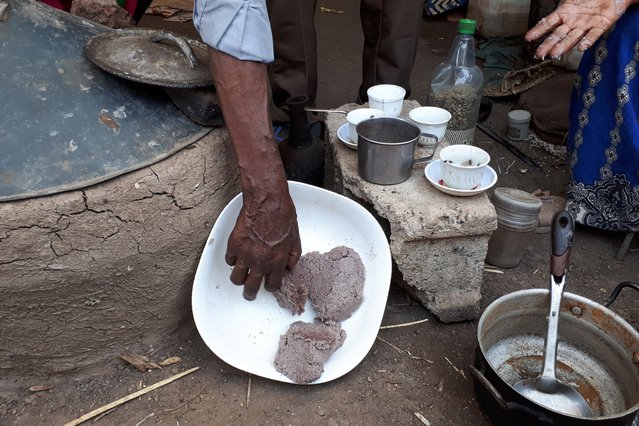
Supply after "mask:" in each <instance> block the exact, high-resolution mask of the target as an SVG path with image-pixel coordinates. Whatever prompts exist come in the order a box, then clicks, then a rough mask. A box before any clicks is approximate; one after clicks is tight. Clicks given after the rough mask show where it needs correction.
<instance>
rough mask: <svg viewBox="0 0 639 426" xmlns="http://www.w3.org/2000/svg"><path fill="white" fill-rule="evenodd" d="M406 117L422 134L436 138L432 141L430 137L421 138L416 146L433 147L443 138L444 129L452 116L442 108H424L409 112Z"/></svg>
mask: <svg viewBox="0 0 639 426" xmlns="http://www.w3.org/2000/svg"><path fill="white" fill-rule="evenodd" d="M408 117H409V118H410V119H411V120H412V121H413V122H414V123H415V124H417V127H419V130H421V131H422V133H427V134H430V135H434V136H436V137H437V140H433V138H432V137H421V138H419V142H418V145H421V146H426V147H434V146H435V145H437V143H438V142H439V141H441V140H442V138H443V137H444V134H445V133H446V127H448V122H449V121H450V119H451V117H452V116H451V115H450V112H448V111H447V110H445V109H443V108H438V107H433V106H424V107H417V108H413V109H412V110H410V112H409V113H408Z"/></svg>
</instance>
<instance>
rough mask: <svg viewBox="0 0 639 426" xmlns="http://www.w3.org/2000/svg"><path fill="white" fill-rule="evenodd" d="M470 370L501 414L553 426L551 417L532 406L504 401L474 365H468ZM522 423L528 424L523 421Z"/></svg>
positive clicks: (540, 424)
mask: <svg viewBox="0 0 639 426" xmlns="http://www.w3.org/2000/svg"><path fill="white" fill-rule="evenodd" d="M469 368H470V372H471V374H472V375H473V377H474V378H475V379H476V380H477V382H478V383H479V384H481V385H482V386H483V388H484V389H485V390H486V391H487V392H488V394H489V395H490V396H491V397H492V398H493V400H494V401H496V402H497V404H498V405H499V409H500V410H501V412H502V414H505V413H509V414H510V415H512V416H514V417H517V418H519V419H522V418H523V419H534V424H535V425H539V426H543V425H548V426H553V425H554V424H555V423H554V422H553V421H552V419H550V418H548V416H546V415H545V414H544V413H542V412H540V411H538V410H535V409H533V408H530V407H527V406H525V405H523V404H519V403H517V402H506V400H505V399H504V397H503V396H501V394H500V393H499V391H498V390H497V389H496V388H495V386H493V384H492V383H490V380H488V379H487V378H486V376H484V375H483V374H482V372H481V371H479V370H478V369H477V368H476V367H475V366H473V365H470V366H469ZM524 424H528V423H525V422H524Z"/></svg>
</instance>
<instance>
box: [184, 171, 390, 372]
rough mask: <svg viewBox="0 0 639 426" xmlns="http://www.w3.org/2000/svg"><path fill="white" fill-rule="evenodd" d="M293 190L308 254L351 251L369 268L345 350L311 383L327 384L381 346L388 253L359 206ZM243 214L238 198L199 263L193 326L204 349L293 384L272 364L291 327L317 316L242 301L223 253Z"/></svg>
mask: <svg viewBox="0 0 639 426" xmlns="http://www.w3.org/2000/svg"><path fill="white" fill-rule="evenodd" d="M289 190H290V193H291V197H292V198H293V202H294V203H295V208H296V210H297V219H298V224H299V229H300V238H301V240H302V252H303V253H307V252H309V251H315V250H317V251H319V252H327V251H329V250H330V249H332V248H333V247H336V246H339V245H345V246H348V247H352V248H353V249H355V250H356V251H357V253H359V255H360V257H361V259H362V262H363V263H364V267H365V268H366V275H365V280H366V281H365V284H364V301H363V302H362V305H361V306H360V307H359V309H358V310H357V311H355V313H353V315H352V316H351V317H350V318H349V319H347V320H345V321H342V323H341V324H342V328H343V329H344V330H345V331H346V333H347V337H346V340H345V342H344V345H343V346H342V347H341V348H339V349H338V350H337V351H336V352H335V353H334V354H333V355H332V356H331V357H330V358H329V360H328V362H327V363H326V364H325V365H324V373H323V374H322V376H321V377H320V378H319V379H317V380H316V381H315V382H313V384H317V383H324V382H328V381H331V380H334V379H337V378H338V377H341V376H342V375H344V374H346V373H348V372H349V371H350V370H352V369H353V368H354V367H355V366H357V364H359V363H360V362H361V361H362V359H364V357H365V356H366V354H367V353H368V351H369V350H370V348H371V347H372V346H373V343H375V338H376V336H377V332H378V330H379V326H380V324H381V322H382V317H383V315H384V309H385V308H386V299H387V296H388V289H389V287H390V279H391V254H390V248H389V245H388V240H387V239H386V234H384V231H383V230H382V228H381V226H380V225H379V223H378V222H377V220H375V218H374V217H373V216H372V215H371V214H370V213H369V212H368V211H367V210H366V209H365V208H364V207H362V206H361V205H359V204H358V203H356V202H355V201H353V200H351V199H349V198H346V197H344V196H342V195H339V194H336V193H334V192H330V191H327V190H325V189H321V188H317V187H315V186H311V185H306V184H303V183H298V182H289ZM241 207H242V196H241V195H238V196H237V197H235V198H234V199H233V200H231V202H230V203H229V204H228V205H227V206H226V207H225V208H224V210H223V211H222V213H221V214H220V216H219V217H218V219H217V221H216V222H215V224H214V225H213V229H212V230H211V233H210V235H209V238H208V240H207V241H208V242H207V244H206V245H205V247H204V251H203V253H202V256H201V257H200V263H199V265H198V268H197V272H196V274H195V280H194V282H193V292H192V297H191V303H192V309H193V318H194V319H195V325H196V326H197V329H198V331H199V333H200V336H202V339H203V340H204V343H206V345H207V346H208V347H209V348H210V349H211V350H212V351H213V352H214V353H215V355H217V356H218V357H219V358H220V359H222V360H223V361H225V362H226V363H228V364H230V365H231V366H233V367H235V368H238V369H240V370H244V371H246V372H249V373H251V374H255V375H258V376H262V377H266V378H269V379H272V380H277V381H281V382H287V383H292V381H291V380H290V379H289V378H288V377H286V376H284V375H283V374H281V373H279V372H278V371H277V370H276V369H275V365H274V363H273V361H274V360H275V354H276V352H277V348H278V345H279V339H280V336H281V335H282V334H284V333H285V332H286V330H288V327H289V326H290V324H291V323H292V322H294V321H297V320H301V321H305V322H312V321H313V320H314V319H315V317H316V316H317V315H316V313H315V311H314V310H313V308H312V307H311V304H310V303H307V304H306V312H304V313H303V314H302V315H301V316H297V315H296V316H293V315H292V314H291V313H290V312H289V311H288V310H286V309H283V308H281V307H280V306H279V305H278V303H277V301H276V300H275V297H274V296H273V294H271V293H269V292H268V291H266V290H264V289H263V288H262V289H261V290H260V291H259V292H258V294H257V297H256V299H255V300H253V301H251V302H249V301H247V300H245V299H244V297H242V290H243V288H242V287H241V286H236V285H234V284H233V283H231V280H230V279H229V276H230V274H231V267H230V266H228V265H227V264H226V262H225V261H224V254H225V253H226V244H227V240H228V237H229V234H230V233H231V230H232V229H233V226H234V225H235V220H236V218H237V215H238V213H239V211H240V208H241Z"/></svg>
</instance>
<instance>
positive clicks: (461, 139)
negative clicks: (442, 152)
mask: <svg viewBox="0 0 639 426" xmlns="http://www.w3.org/2000/svg"><path fill="white" fill-rule="evenodd" d="M445 137H446V140H447V141H448V143H449V144H450V145H462V144H463V145H472V144H473V139H474V137H475V128H474V127H471V128H469V129H464V130H450V129H446V136H445Z"/></svg>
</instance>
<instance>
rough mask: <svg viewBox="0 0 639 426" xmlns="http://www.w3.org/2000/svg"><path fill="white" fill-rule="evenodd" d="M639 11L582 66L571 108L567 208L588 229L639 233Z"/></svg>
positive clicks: (604, 39) (625, 18)
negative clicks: (638, 73)
mask: <svg viewBox="0 0 639 426" xmlns="http://www.w3.org/2000/svg"><path fill="white" fill-rule="evenodd" d="M638 61H639V7H632V8H630V9H628V10H627V11H626V13H625V14H624V15H623V16H622V17H621V19H620V20H619V21H618V22H617V23H616V24H615V26H614V27H613V28H611V29H610V31H608V33H606V34H605V35H604V36H603V37H602V38H601V39H600V40H599V41H598V42H597V43H596V44H595V45H594V46H593V47H592V48H590V49H588V50H587V51H586V52H585V54H584V56H583V58H582V60H581V63H580V65H579V70H578V72H577V76H576V78H575V87H574V90H573V94H572V97H571V104H570V130H569V134H568V149H569V152H570V166H571V176H570V182H569V188H568V193H567V208H568V210H569V211H570V212H571V213H572V214H573V216H574V217H575V219H576V221H577V222H578V223H581V224H583V225H587V226H591V227H595V228H599V229H604V230H610V231H624V232H625V231H633V230H634V231H639V121H638V117H639V76H637V72H638V70H637V62H638Z"/></svg>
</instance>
